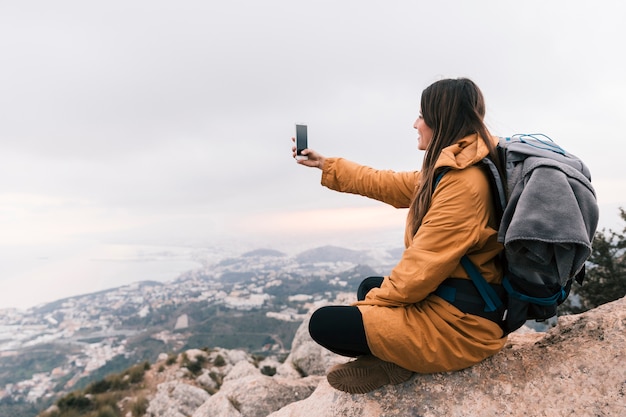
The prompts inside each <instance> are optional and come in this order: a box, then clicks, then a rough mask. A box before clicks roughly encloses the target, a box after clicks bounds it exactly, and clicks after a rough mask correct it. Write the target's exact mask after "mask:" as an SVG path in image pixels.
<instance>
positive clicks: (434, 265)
mask: <svg viewBox="0 0 626 417" xmlns="http://www.w3.org/2000/svg"><path fill="white" fill-rule="evenodd" d="M484 116H485V103H484V100H483V96H482V93H481V91H480V90H479V89H478V87H477V86H476V85H475V84H474V83H473V82H472V81H471V80H468V79H465V78H461V79H445V80H441V81H437V82H435V83H434V84H432V85H430V86H429V87H427V88H426V89H425V90H424V91H423V93H422V97H421V112H420V114H419V117H418V118H417V120H416V121H415V124H414V126H413V127H414V128H415V129H417V131H418V149H420V150H424V151H426V152H425V155H424V161H423V164H422V170H421V172H393V171H379V170H375V169H372V168H369V167H365V166H361V165H358V164H356V163H354V162H350V161H347V160H345V159H341V158H325V157H324V156H322V155H321V154H319V153H317V152H315V151H314V150H311V149H308V150H305V151H304V152H303V154H305V155H307V156H308V159H306V160H298V163H299V164H301V165H304V166H308V167H316V168H319V169H321V170H322V185H324V186H326V187H328V188H330V189H333V190H336V191H341V192H347V193H354V194H360V195H363V196H366V197H370V198H374V199H377V200H380V201H382V202H385V203H388V204H391V205H392V206H394V207H396V208H409V213H408V217H407V222H406V230H405V236H404V243H405V247H406V249H405V251H404V253H403V254H402V258H401V259H400V261H399V262H398V264H397V265H396V266H395V267H394V268H393V269H392V271H391V273H390V274H389V275H388V276H386V277H384V278H382V277H381V278H376V277H370V278H367V279H366V280H365V281H363V283H362V284H361V288H359V293H360V295H359V301H358V302H356V303H355V304H354V305H352V306H327V307H322V308H320V309H318V310H317V311H315V312H314V313H313V315H312V316H311V321H310V324H309V332H310V334H311V337H312V338H313V339H314V340H315V341H316V342H317V343H319V344H320V345H322V346H324V347H325V348H327V349H329V350H331V351H333V352H335V353H337V354H340V355H345V356H350V357H356V360H353V361H351V362H348V363H346V364H342V365H337V366H335V367H334V368H331V370H330V371H329V373H328V375H327V379H328V381H329V383H330V384H331V385H332V386H333V387H335V388H337V389H340V390H342V391H346V392H350V393H365V392H369V391H371V390H373V389H376V388H378V387H380V386H383V385H386V384H399V383H402V382H404V381H406V380H408V379H409V378H410V377H411V375H412V373H413V372H418V373H429V372H442V371H454V370H459V369H463V368H466V367H469V366H471V365H474V364H476V363H478V362H480V361H482V360H483V359H485V358H487V357H489V356H491V355H493V354H495V353H497V352H498V351H499V350H500V349H502V347H503V346H504V344H505V342H506V337H505V335H504V333H503V331H502V329H501V328H500V326H499V325H498V324H497V323H496V321H497V320H494V321H492V320H490V319H489V318H486V317H484V316H481V315H478V313H476V314H473V313H475V311H474V310H476V309H472V312H465V311H462V310H461V309H459V308H458V307H455V305H453V304H451V303H449V302H447V301H445V300H444V299H443V298H441V297H439V296H437V295H435V294H434V292H435V291H437V289H438V288H439V287H440V285H441V284H442V283H444V281H446V283H447V282H450V281H455V282H461V283H467V284H471V281H469V278H468V275H467V273H466V272H465V270H464V269H463V267H462V266H461V264H460V260H461V258H462V257H463V256H464V255H467V256H468V257H469V259H470V260H471V261H472V263H473V264H474V265H476V266H477V267H478V269H479V271H480V272H481V273H482V275H483V277H485V279H486V280H487V281H488V282H489V283H492V284H498V283H500V281H501V279H502V270H501V266H500V264H499V262H498V254H499V253H500V251H501V250H502V246H501V244H499V243H498V242H497V225H496V223H497V219H496V213H495V208H494V205H493V202H492V196H491V190H490V186H489V182H488V178H487V176H486V174H485V173H484V172H483V171H482V169H481V168H480V165H479V164H478V165H477V163H479V162H480V161H481V160H482V159H483V158H485V157H489V158H491V160H492V161H494V163H496V165H497V166H499V165H500V164H499V161H498V157H497V154H496V151H495V147H496V144H497V138H495V137H492V136H491V135H490V134H489V131H488V130H487V128H486V126H485V124H484V121H483V119H484ZM294 157H295V150H294ZM442 172H445V175H442V174H441V173H442ZM462 287H463V289H462V290H459V292H465V291H469V292H471V289H473V287H472V286H471V285H470V287H469V288H470V289H469V290H468V289H467V286H465V285H463V286H462ZM472 295H474V294H472ZM470 298H471V297H470ZM471 299H472V300H475V299H477V298H476V297H474V298H471ZM463 309H465V307H463ZM465 310H466V309H465ZM476 311H480V309H478V310H476Z"/></svg>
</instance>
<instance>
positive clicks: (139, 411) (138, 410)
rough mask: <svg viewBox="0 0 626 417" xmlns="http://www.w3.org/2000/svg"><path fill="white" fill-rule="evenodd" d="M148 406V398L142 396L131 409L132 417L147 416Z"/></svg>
mask: <svg viewBox="0 0 626 417" xmlns="http://www.w3.org/2000/svg"><path fill="white" fill-rule="evenodd" d="M148 405H149V401H148V399H147V398H146V397H144V396H141V397H139V398H137V401H135V402H134V403H133V404H132V405H131V407H130V412H131V414H132V416H133V417H142V416H143V415H144V414H146V411H148Z"/></svg>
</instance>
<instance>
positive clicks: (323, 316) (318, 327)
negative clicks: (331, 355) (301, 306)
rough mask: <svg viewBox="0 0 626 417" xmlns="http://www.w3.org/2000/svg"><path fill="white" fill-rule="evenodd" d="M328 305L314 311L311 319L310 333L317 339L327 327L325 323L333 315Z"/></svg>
mask: <svg viewBox="0 0 626 417" xmlns="http://www.w3.org/2000/svg"><path fill="white" fill-rule="evenodd" d="M329 310H330V309H329V308H328V307H320V308H318V309H317V310H315V311H314V312H313V314H312V315H311V318H310V319H309V335H311V337H312V338H313V340H315V341H319V339H320V335H321V334H322V332H323V331H324V329H325V328H327V326H326V325H324V323H327V321H328V318H329V317H330V316H331V315H330V314H329V313H330V312H329Z"/></svg>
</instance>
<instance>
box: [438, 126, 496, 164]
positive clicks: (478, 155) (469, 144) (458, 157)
mask: <svg viewBox="0 0 626 417" xmlns="http://www.w3.org/2000/svg"><path fill="white" fill-rule="evenodd" d="M489 140H491V142H492V143H493V145H494V146H496V145H497V144H498V138H497V137H495V136H491V137H490V138H489ZM487 155H489V148H488V147H487V145H486V144H485V142H484V141H483V139H482V138H481V137H480V136H478V133H474V134H472V135H469V136H466V137H464V138H463V139H461V140H460V141H458V142H457V143H455V144H454V145H450V146H448V147H447V148H444V149H443V150H442V151H441V155H439V159H437V162H436V163H435V169H437V168H441V167H450V168H452V169H464V168H467V167H469V166H472V165H474V164H476V163H477V162H479V161H481V160H482V159H483V158H485V157H486V156H487Z"/></svg>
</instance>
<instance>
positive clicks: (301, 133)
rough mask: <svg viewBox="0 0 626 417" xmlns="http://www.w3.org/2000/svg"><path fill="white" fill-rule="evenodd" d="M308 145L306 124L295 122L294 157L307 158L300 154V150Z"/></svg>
mask: <svg viewBox="0 0 626 417" xmlns="http://www.w3.org/2000/svg"><path fill="white" fill-rule="evenodd" d="M308 147H309V144H308V133H307V125H305V124H296V159H297V160H303V159H309V158H308V157H307V156H306V155H302V151H303V150H305V149H307V148H308Z"/></svg>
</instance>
